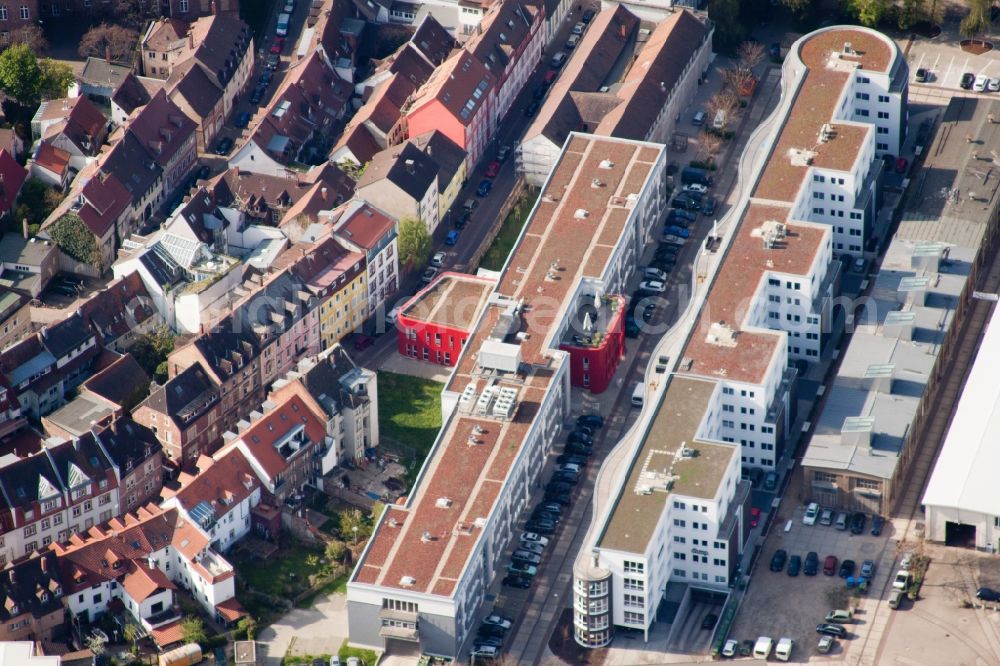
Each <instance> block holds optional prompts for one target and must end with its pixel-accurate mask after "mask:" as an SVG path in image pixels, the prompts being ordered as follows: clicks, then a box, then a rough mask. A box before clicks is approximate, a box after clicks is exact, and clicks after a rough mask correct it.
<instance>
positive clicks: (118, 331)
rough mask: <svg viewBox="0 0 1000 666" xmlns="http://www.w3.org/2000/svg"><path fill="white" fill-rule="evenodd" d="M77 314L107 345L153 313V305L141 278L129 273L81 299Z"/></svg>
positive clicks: (154, 310) (154, 308)
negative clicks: (84, 299)
mask: <svg viewBox="0 0 1000 666" xmlns="http://www.w3.org/2000/svg"><path fill="white" fill-rule="evenodd" d="M79 313H80V315H81V316H82V317H83V320H84V322H86V324H87V325H89V326H90V327H91V329H92V330H93V332H94V333H95V334H96V335H97V336H98V337H99V338H100V341H101V343H102V344H105V345H110V344H111V343H113V342H114V341H116V340H118V339H119V338H121V337H123V336H125V335H126V334H128V333H129V332H131V331H132V330H134V329H136V328H138V327H139V326H141V325H142V324H144V323H145V322H146V321H147V320H148V319H149V318H150V317H152V316H153V315H155V314H156V307H155V304H154V303H153V299H152V298H150V296H149V292H148V291H147V290H146V285H145V283H143V281H142V277H141V276H140V275H139V273H137V272H132V273H129V274H128V275H125V276H123V277H121V278H118V279H117V280H114V281H113V282H111V283H109V284H108V286H107V287H106V288H104V289H102V290H101V291H99V292H97V293H96V294H94V295H93V296H91V297H90V298H88V299H87V300H86V301H84V302H83V304H82V305H81V306H80V309H79Z"/></svg>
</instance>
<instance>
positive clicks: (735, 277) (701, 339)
mask: <svg viewBox="0 0 1000 666" xmlns="http://www.w3.org/2000/svg"><path fill="white" fill-rule="evenodd" d="M788 214H789V209H788V208H787V207H784V206H766V205H761V204H757V203H751V204H750V205H749V206H748V207H747V210H746V213H745V214H744V216H743V218H742V219H741V220H740V222H739V225H740V226H739V228H738V229H737V231H736V233H735V234H734V236H733V240H732V243H731V244H730V246H729V250H728V251H727V253H726V256H725V258H724V259H723V262H722V265H721V266H720V267H719V271H718V273H717V274H716V277H715V280H714V281H713V282H712V285H711V287H710V289H709V292H708V295H707V296H706V297H705V303H704V304H703V306H702V308H701V311H700V313H699V315H698V323H697V324H696V325H695V327H694V329H693V331H692V333H691V337H690V338H689V340H688V343H687V346H686V347H685V349H684V353H683V355H682V356H683V358H685V359H688V360H690V361H691V367H690V368H689V369H685V372H689V373H691V374H696V375H702V376H706V377H712V376H714V377H720V378H721V377H725V378H726V379H729V380H732V381H745V382H750V383H760V382H761V381H762V380H763V376H764V374H765V373H766V371H767V368H768V367H770V365H771V359H772V358H773V356H774V354H775V353H776V352H777V351H778V349H779V345H780V344H781V339H782V333H781V331H777V330H775V331H769V330H766V329H763V328H754V329H743V325H744V319H745V318H746V316H747V314H748V312H747V308H748V306H749V304H750V302H751V300H752V296H753V295H754V293H755V292H756V291H757V289H758V288H759V286H760V282H761V280H762V279H763V277H764V274H765V272H775V273H783V274H790V275H808V274H809V272H810V270H811V268H812V266H813V264H814V263H815V260H816V255H817V253H818V252H819V251H820V249H821V248H822V245H823V243H824V242H825V243H827V244H828V243H829V242H830V229H829V227H828V226H826V225H819V224H813V223H810V222H796V223H787V224H786V225H785V234H784V238H783V239H782V240H779V241H777V242H775V243H773V244H772V245H771V246H770V247H768V246H765V244H764V240H763V238H762V237H761V235H760V231H759V230H761V229H762V228H763V226H764V225H765V223H769V222H782V223H784V222H785V220H786V219H787V217H788ZM719 323H724V324H725V325H726V326H728V327H729V328H731V329H733V330H734V331H735V333H736V335H735V339H734V341H732V343H731V344H729V345H723V344H718V343H717V342H713V341H710V340H709V333H710V330H711V328H712V326H713V324H715V325H717V324H719Z"/></svg>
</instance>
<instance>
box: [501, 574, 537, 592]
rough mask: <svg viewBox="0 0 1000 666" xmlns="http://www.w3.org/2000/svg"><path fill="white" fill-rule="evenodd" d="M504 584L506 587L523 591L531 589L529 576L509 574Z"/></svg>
mask: <svg viewBox="0 0 1000 666" xmlns="http://www.w3.org/2000/svg"><path fill="white" fill-rule="evenodd" d="M503 584H504V585H505V586H506V587H516V588H518V589H521V590H527V589H528V588H529V587H531V579H530V578H528V577H527V576H518V575H517V574H507V575H506V576H504V578H503Z"/></svg>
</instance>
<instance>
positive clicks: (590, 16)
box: [580, 9, 595, 23]
mask: <svg viewBox="0 0 1000 666" xmlns="http://www.w3.org/2000/svg"><path fill="white" fill-rule="evenodd" d="M594 15H595V12H594V10H593V9H588V10H587V11H585V12H584V13H583V16H581V17H580V20H581V21H583V22H584V23H590V22H591V21H593V20H594Z"/></svg>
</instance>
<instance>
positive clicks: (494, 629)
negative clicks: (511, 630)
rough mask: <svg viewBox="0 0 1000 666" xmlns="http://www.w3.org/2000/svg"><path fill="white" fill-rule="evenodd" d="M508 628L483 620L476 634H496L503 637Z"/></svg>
mask: <svg viewBox="0 0 1000 666" xmlns="http://www.w3.org/2000/svg"><path fill="white" fill-rule="evenodd" d="M506 633H507V630H506V629H504V628H503V627H501V626H500V625H499V624H486V623H485V622H483V623H482V624H480V625H479V627H478V628H477V629H476V636H495V637H497V638H503V637H504V634H506Z"/></svg>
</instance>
